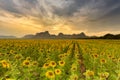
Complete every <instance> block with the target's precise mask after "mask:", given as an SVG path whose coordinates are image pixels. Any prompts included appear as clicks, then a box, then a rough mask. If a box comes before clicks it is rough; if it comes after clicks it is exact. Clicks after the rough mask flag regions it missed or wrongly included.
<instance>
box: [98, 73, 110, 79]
mask: <svg viewBox="0 0 120 80" xmlns="http://www.w3.org/2000/svg"><path fill="white" fill-rule="evenodd" d="M99 76H100V78H101V79H106V78H108V76H109V73H108V72H103V73H99Z"/></svg>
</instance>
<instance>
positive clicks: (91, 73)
mask: <svg viewBox="0 0 120 80" xmlns="http://www.w3.org/2000/svg"><path fill="white" fill-rule="evenodd" d="M83 75H84V76H86V77H91V76H94V72H93V71H90V70H86V72H85V73H83Z"/></svg>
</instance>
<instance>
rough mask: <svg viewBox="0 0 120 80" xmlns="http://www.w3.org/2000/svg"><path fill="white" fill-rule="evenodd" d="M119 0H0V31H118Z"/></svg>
mask: <svg viewBox="0 0 120 80" xmlns="http://www.w3.org/2000/svg"><path fill="white" fill-rule="evenodd" d="M119 21H120V0H0V35H3V34H4V35H8V34H9V35H16V36H23V35H24V34H27V33H36V32H40V31H45V30H49V31H50V32H51V33H55V34H56V33H59V32H63V33H66V34H68V33H70V34H72V33H80V32H82V31H84V32H86V33H87V34H88V35H97V34H98V35H102V34H105V33H108V32H111V33H114V34H116V33H120V27H119V26H120V23H119Z"/></svg>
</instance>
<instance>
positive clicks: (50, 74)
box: [45, 71, 55, 79]
mask: <svg viewBox="0 0 120 80" xmlns="http://www.w3.org/2000/svg"><path fill="white" fill-rule="evenodd" d="M45 76H46V77H47V78H50V79H51V78H54V77H55V74H54V72H53V71H47V72H46V74H45Z"/></svg>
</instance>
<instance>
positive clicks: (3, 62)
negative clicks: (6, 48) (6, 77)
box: [1, 60, 10, 68]
mask: <svg viewBox="0 0 120 80" xmlns="http://www.w3.org/2000/svg"><path fill="white" fill-rule="evenodd" d="M1 63H2V66H3V68H9V67H10V64H9V63H8V62H7V61H6V60H2V61H1Z"/></svg>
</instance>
